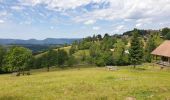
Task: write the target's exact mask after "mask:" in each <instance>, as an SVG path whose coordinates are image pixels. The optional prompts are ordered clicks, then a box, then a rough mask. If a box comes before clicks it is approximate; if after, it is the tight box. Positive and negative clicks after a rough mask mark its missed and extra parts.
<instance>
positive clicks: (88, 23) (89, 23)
mask: <svg viewBox="0 0 170 100" xmlns="http://www.w3.org/2000/svg"><path fill="white" fill-rule="evenodd" d="M95 22H96V21H95V20H88V21H86V22H84V24H85V25H91V24H94V23H95Z"/></svg>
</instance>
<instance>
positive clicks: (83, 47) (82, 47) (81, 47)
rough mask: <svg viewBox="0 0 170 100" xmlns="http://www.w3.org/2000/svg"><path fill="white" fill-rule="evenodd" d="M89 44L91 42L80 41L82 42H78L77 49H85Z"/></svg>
mask: <svg viewBox="0 0 170 100" xmlns="http://www.w3.org/2000/svg"><path fill="white" fill-rule="evenodd" d="M90 46H91V42H87V41H82V42H80V44H79V45H78V49H79V50H85V49H89V48H90Z"/></svg>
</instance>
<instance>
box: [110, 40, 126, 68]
mask: <svg viewBox="0 0 170 100" xmlns="http://www.w3.org/2000/svg"><path fill="white" fill-rule="evenodd" d="M113 55H114V63H115V64H116V65H125V64H127V63H128V54H126V53H125V43H124V42H123V41H122V40H118V41H117V43H115V44H114V52H113Z"/></svg>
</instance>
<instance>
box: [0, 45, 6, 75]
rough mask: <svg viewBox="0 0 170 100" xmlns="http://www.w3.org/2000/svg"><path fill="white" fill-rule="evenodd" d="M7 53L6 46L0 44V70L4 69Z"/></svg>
mask: <svg viewBox="0 0 170 100" xmlns="http://www.w3.org/2000/svg"><path fill="white" fill-rule="evenodd" d="M5 54H6V50H5V48H4V47H2V46H0V72H1V71H2V66H3V60H4V57H5Z"/></svg>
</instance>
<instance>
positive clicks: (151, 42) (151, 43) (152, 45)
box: [145, 35, 156, 62]
mask: <svg viewBox="0 0 170 100" xmlns="http://www.w3.org/2000/svg"><path fill="white" fill-rule="evenodd" d="M155 48H156V43H155V41H154V37H153V35H151V36H150V37H149V39H148V41H147V44H146V48H145V52H146V58H145V60H146V61H147V62H151V60H152V56H151V52H152V51H153V50H154V49H155Z"/></svg>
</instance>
